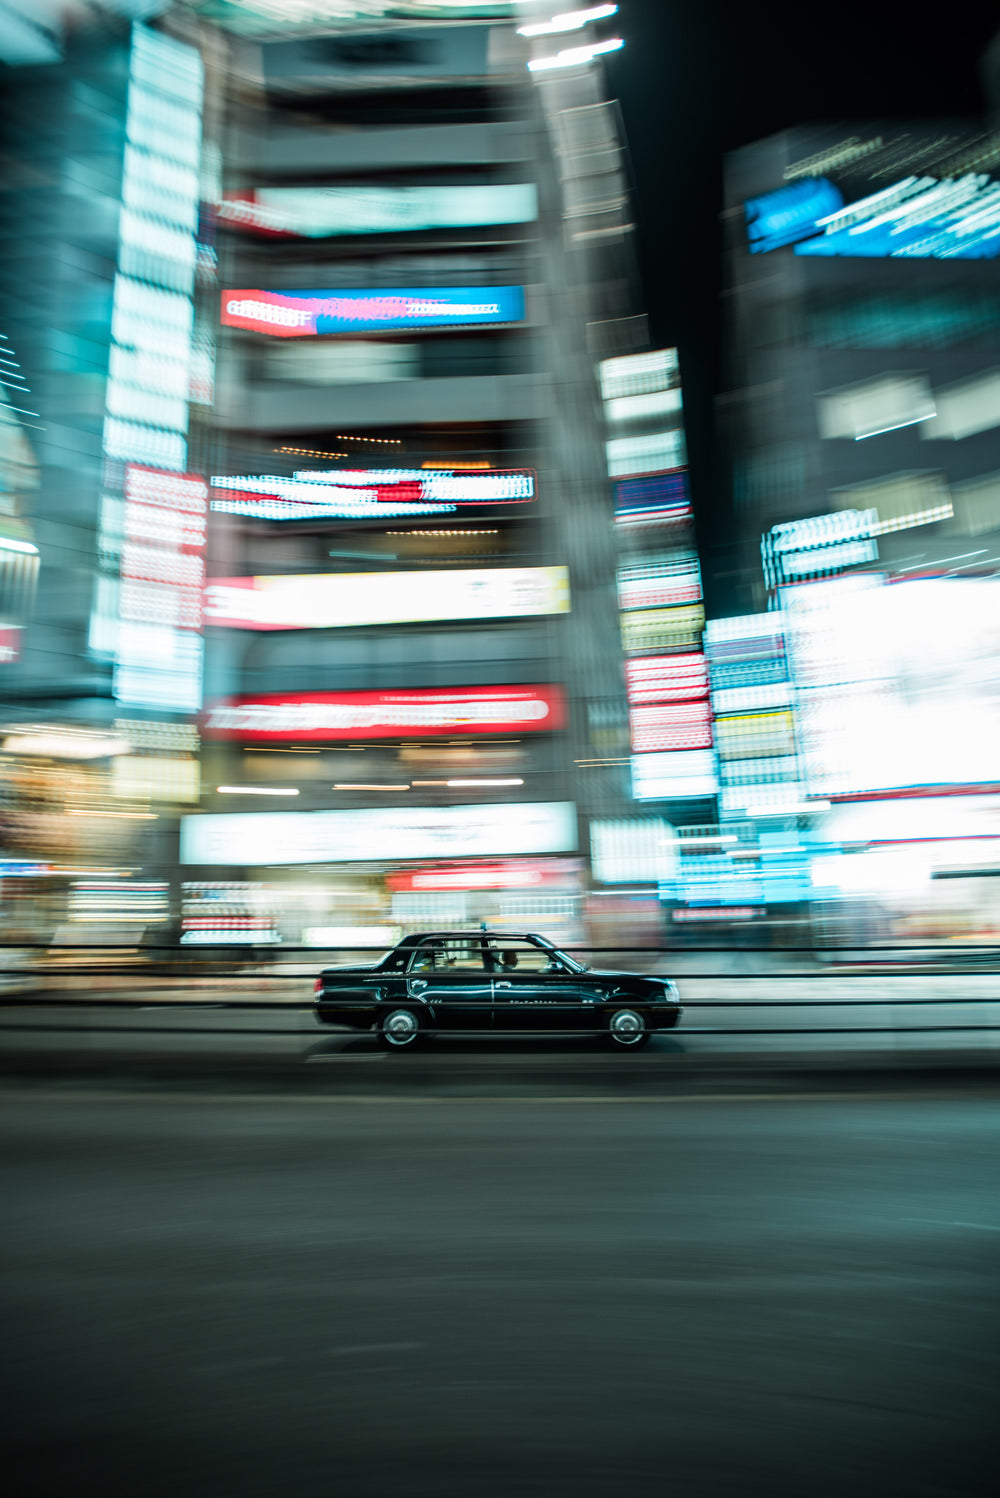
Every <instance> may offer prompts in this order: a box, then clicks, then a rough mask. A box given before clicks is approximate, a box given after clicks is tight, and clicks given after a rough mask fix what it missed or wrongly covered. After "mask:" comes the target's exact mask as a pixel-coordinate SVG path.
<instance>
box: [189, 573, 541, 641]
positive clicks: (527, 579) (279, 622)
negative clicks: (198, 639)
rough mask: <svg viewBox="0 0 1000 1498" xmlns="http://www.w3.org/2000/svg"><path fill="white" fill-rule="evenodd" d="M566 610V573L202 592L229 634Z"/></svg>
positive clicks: (267, 580) (250, 581)
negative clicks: (230, 631)
mask: <svg viewBox="0 0 1000 1498" xmlns="http://www.w3.org/2000/svg"><path fill="white" fill-rule="evenodd" d="M569 609H570V601H569V572H568V569H567V568H566V567H491V568H478V567H477V568H472V567H470V568H463V569H461V570H457V571H454V572H340V573H337V572H334V573H310V574H306V575H305V576H301V577H296V576H291V577H287V576H283V577H219V578H212V579H210V580H209V583H208V586H207V588H206V590H205V622H206V624H216V625H224V626H226V627H228V628H230V629H346V628H350V627H351V626H356V625H370V624H417V623H422V622H431V621H436V620H444V619H507V618H519V617H527V616H531V615H537V614H568V613H569Z"/></svg>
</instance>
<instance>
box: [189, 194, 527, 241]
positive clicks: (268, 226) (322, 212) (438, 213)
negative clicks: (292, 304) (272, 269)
mask: <svg viewBox="0 0 1000 1498" xmlns="http://www.w3.org/2000/svg"><path fill="white" fill-rule="evenodd" d="M216 211H217V212H218V215H219V218H220V219H221V221H222V222H223V223H224V224H228V225H231V226H232V227H233V228H234V229H245V230H248V231H249V232H251V233H257V234H270V235H282V236H294V237H299V238H303V239H327V238H334V237H338V238H339V237H341V236H344V235H348V234H399V233H413V232H414V231H416V230H421V229H448V228H471V227H473V226H476V225H487V224H527V223H531V222H533V221H534V219H536V218H537V217H538V200H537V193H536V190H535V185H534V183H533V182H523V183H520V182H492V183H476V184H471V185H467V186H444V185H442V186H424V185H420V186H415V187H375V186H367V185H363V186H355V185H349V186H339V187H258V188H254V189H253V190H251V191H244V192H242V193H231V194H229V195H228V196H227V197H226V198H225V199H224V200H223V201H222V202H221V203H219V204H218V205H217V210H216Z"/></svg>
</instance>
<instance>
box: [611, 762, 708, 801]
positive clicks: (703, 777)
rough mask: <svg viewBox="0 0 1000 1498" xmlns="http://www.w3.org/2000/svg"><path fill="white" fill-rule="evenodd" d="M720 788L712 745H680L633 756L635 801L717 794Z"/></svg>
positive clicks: (666, 799) (672, 799) (668, 799)
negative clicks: (705, 746)
mask: <svg viewBox="0 0 1000 1498" xmlns="http://www.w3.org/2000/svg"><path fill="white" fill-rule="evenodd" d="M717 789H718V782H717V780H716V774H715V755H714V753H713V752H712V750H711V749H677V750H672V751H671V750H667V751H665V752H664V753H660V754H633V756H632V795H633V796H634V798H635V800H636V801H675V800H684V799H687V798H689V797H692V796H694V797H701V796H714V795H715V793H716V790H717Z"/></svg>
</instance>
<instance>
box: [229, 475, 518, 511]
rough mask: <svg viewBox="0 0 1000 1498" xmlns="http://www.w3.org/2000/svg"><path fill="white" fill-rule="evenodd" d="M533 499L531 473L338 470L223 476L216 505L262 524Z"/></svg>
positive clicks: (446, 508)
mask: <svg viewBox="0 0 1000 1498" xmlns="http://www.w3.org/2000/svg"><path fill="white" fill-rule="evenodd" d="M534 497H535V475H534V473H533V472H531V470H530V469H515V470H492V471H490V472H489V473H474V472H462V471H460V470H447V469H444V470H442V469H434V470H430V469H424V468H384V469H354V470H348V469H336V468H332V469H325V470H322V469H321V470H316V471H301V472H298V473H295V474H293V475H292V477H291V478H282V477H280V476H279V475H277V474H262V475H259V476H249V475H243V474H229V475H224V474H217V475H215V476H214V477H213V479H212V499H211V506H212V509H213V510H216V511H221V512H222V513H223V514H227V515H247V516H249V517H251V518H253V519H255V520H368V519H371V520H387V519H388V520H392V519H402V518H405V517H406V516H408V515H452V514H454V513H455V510H456V508H457V507H458V506H459V505H463V506H464V505H507V504H527V503H528V502H529V501H531V500H533V499H534Z"/></svg>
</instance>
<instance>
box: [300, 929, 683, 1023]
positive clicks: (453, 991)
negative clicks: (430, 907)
mask: <svg viewBox="0 0 1000 1498" xmlns="http://www.w3.org/2000/svg"><path fill="white" fill-rule="evenodd" d="M314 991H315V999H316V1017H317V1019H318V1020H319V1022H320V1024H323V1025H339V1026H346V1027H348V1028H350V1029H354V1030H371V1029H374V1030H376V1031H377V1033H378V1037H379V1040H380V1042H381V1044H382V1045H384V1046H386V1047H388V1048H389V1049H391V1050H401V1049H403V1048H404V1047H406V1046H414V1045H416V1044H417V1043H418V1042H419V1041H420V1040H421V1039H422V1038H423V1037H425V1036H427V1035H433V1034H437V1033H439V1032H445V1031H448V1030H452V1031H455V1030H489V1031H492V1032H497V1031H506V1032H507V1033H508V1034H509V1033H512V1032H517V1031H520V1032H521V1033H525V1032H527V1033H531V1032H534V1033H535V1034H540V1033H542V1032H545V1031H549V1032H552V1031H577V1032H578V1033H579V1032H590V1033H591V1034H600V1035H602V1036H604V1037H605V1038H606V1040H607V1041H608V1043H609V1044H611V1045H613V1046H615V1047H622V1048H626V1047H627V1048H628V1049H629V1050H639V1049H640V1048H641V1047H642V1046H644V1045H645V1044H646V1042H647V1041H648V1039H649V1037H650V1034H651V1033H652V1032H653V1031H654V1030H672V1029H673V1028H674V1026H675V1025H676V1024H677V1022H678V1020H679V1019H680V1017H681V1006H680V1000H679V998H678V995H677V986H676V984H674V983H671V982H670V980H669V979H668V978H654V977H646V976H645V975H644V974H640V973H618V972H604V971H601V970H600V969H597V968H589V967H587V966H586V965H585V964H584V963H582V962H577V961H576V959H575V958H573V957H570V956H568V955H567V954H566V953H565V952H561V951H559V949H558V948H557V947H554V946H553V945H552V943H551V942H548V941H546V940H545V938H544V937H543V936H535V935H530V934H525V935H518V936H512V935H507V934H506V933H499V932H492V931H477V932H474V933H470V932H468V931H434V932H429V933H427V934H425V935H420V936H407V937H404V938H403V940H402V941H401V942H400V943H399V945H398V946H397V947H395V948H394V949H393V950H392V951H391V952H389V953H388V955H387V956H385V957H383V958H382V960H381V961H380V962H373V963H364V964H351V965H350V966H347V967H330V968H325V969H324V971H323V972H322V973H321V974H320V976H319V977H318V978H317V979H316V984H315V990H314Z"/></svg>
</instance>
